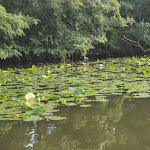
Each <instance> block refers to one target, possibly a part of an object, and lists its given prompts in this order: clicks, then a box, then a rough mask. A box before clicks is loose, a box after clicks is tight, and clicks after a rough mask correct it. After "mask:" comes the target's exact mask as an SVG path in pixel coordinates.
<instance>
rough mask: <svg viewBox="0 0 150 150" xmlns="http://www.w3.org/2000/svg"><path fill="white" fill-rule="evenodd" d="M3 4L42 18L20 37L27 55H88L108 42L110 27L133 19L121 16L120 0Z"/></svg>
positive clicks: (67, 0) (10, 8)
mask: <svg viewBox="0 0 150 150" xmlns="http://www.w3.org/2000/svg"><path fill="white" fill-rule="evenodd" d="M2 4H3V5H4V6H5V7H6V8H7V7H8V8H9V11H12V12H13V13H16V10H18V12H20V11H22V13H23V14H26V15H27V14H28V13H29V12H30V14H29V15H30V16H32V17H33V18H38V19H39V20H40V21H41V22H40V23H39V24H38V26H37V27H34V28H33V27H31V30H29V31H26V32H25V33H26V36H25V37H23V38H21V39H19V40H18V39H16V42H17V43H18V47H17V48H18V50H19V52H20V53H25V54H26V55H29V54H35V55H38V56H40V54H42V53H49V54H52V55H53V56H57V57H58V56H60V57H61V58H65V57H66V56H70V55H72V54H74V53H80V54H82V55H83V56H84V57H86V53H87V52H88V51H89V50H91V49H94V48H95V46H96V45H98V44H99V43H100V44H102V43H105V42H106V41H107V33H108V31H109V30H111V29H112V28H114V27H115V28H120V27H126V26H128V25H127V24H130V23H132V22H133V20H132V18H130V17H128V18H126V19H125V18H122V17H121V15H120V7H121V6H120V4H119V2H118V1H117V0H103V2H102V1H101V0H58V1H55V0H43V1H41V0H30V1H29V0H22V3H20V2H19V0H15V1H14V2H12V1H10V0H6V1H5V2H3V3H2ZM8 4H9V5H8ZM16 5H17V6H16ZM14 7H15V8H17V9H15V10H14V9H13V8H14ZM31 31H32V32H31Z"/></svg>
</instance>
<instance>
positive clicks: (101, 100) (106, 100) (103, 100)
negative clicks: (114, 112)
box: [97, 98, 109, 102]
mask: <svg viewBox="0 0 150 150" xmlns="http://www.w3.org/2000/svg"><path fill="white" fill-rule="evenodd" d="M97 101H98V102H108V101H109V100H108V99H104V98H102V99H97Z"/></svg>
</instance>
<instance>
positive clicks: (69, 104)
mask: <svg viewBox="0 0 150 150" xmlns="http://www.w3.org/2000/svg"><path fill="white" fill-rule="evenodd" d="M65 105H66V106H76V105H77V104H76V103H73V102H72V103H66V104H65Z"/></svg>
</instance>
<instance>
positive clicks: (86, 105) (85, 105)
mask: <svg viewBox="0 0 150 150" xmlns="http://www.w3.org/2000/svg"><path fill="white" fill-rule="evenodd" d="M91 106H92V105H90V104H84V105H80V107H91Z"/></svg>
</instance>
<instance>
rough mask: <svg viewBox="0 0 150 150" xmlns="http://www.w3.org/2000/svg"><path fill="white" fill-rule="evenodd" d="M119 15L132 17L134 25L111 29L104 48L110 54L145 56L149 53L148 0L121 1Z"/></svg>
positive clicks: (149, 4) (149, 22)
mask: <svg viewBox="0 0 150 150" xmlns="http://www.w3.org/2000/svg"><path fill="white" fill-rule="evenodd" d="M120 4H121V12H120V13H121V15H122V16H124V17H128V16H130V17H132V18H134V20H135V23H134V24H133V25H132V26H130V27H124V28H122V29H119V30H118V29H115V28H113V29H112V30H111V32H110V35H109V41H108V43H107V44H106V45H105V47H106V46H107V47H109V48H110V49H111V52H109V54H110V53H113V52H118V53H121V52H122V53H123V54H130V55H134V54H143V53H144V54H146V53H148V52H149V51H150V18H149V14H150V9H149V6H150V1H149V0H121V1H120Z"/></svg>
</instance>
